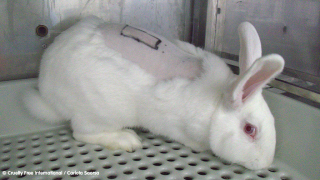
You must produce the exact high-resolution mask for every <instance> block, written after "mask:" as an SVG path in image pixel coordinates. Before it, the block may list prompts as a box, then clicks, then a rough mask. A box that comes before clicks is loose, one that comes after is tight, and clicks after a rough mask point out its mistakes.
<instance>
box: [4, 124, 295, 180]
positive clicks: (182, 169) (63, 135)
mask: <svg viewBox="0 0 320 180" xmlns="http://www.w3.org/2000/svg"><path fill="white" fill-rule="evenodd" d="M137 133H138V134H139V136H140V137H141V138H142V139H143V148H142V149H137V150H135V151H133V152H131V153H128V152H126V151H122V150H115V151H111V150H108V149H107V148H105V147H101V146H98V145H94V144H86V143H83V142H77V141H75V140H74V139H73V137H72V131H70V129H68V128H60V129H56V130H51V131H47V132H39V133H34V134H29V135H24V136H15V137H8V138H1V139H0V153H1V154H0V162H1V163H0V170H1V171H12V172H14V171H40V172H48V171H52V172H59V171H62V172H69V173H66V174H62V175H56V176H52V177H50V179H63V180H65V179H77V178H80V179H81V178H84V177H85V179H235V178H236V179H246V177H248V173H249V174H250V177H251V176H252V178H253V179H269V178H270V179H278V180H291V179H293V178H291V177H293V176H292V175H290V176H289V174H288V175H283V173H284V172H283V171H282V170H281V167H276V166H271V167H270V168H268V169H266V170H265V171H250V170H246V169H244V168H243V167H241V166H238V165H234V164H231V163H229V162H226V161H221V160H220V159H218V158H217V157H215V156H213V155H212V153H211V152H208V151H205V152H196V151H193V150H191V149H190V148H187V147H185V146H183V145H181V144H179V143H177V142H175V141H173V140H171V139H167V138H165V137H161V136H155V135H153V134H151V133H150V132H149V131H146V130H143V131H137ZM279 172H281V173H279ZM81 173H83V174H84V173H89V174H90V173H91V174H90V175H88V176H84V175H83V174H81ZM285 174H286V173H285ZM254 175H255V176H254ZM44 177H48V176H44ZM2 179H30V178H29V177H28V175H22V176H8V175H3V174H0V180H2ZM39 179H41V177H40V178H39ZM44 179H45V178H44Z"/></svg>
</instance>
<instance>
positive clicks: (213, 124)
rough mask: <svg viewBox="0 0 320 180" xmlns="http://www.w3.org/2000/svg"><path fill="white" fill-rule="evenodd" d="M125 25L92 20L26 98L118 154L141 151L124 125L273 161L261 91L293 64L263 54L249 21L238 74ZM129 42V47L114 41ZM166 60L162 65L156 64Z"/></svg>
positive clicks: (71, 33) (255, 162)
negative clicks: (129, 28)
mask: <svg viewBox="0 0 320 180" xmlns="http://www.w3.org/2000/svg"><path fill="white" fill-rule="evenodd" d="M119 27H121V28H122V30H123V29H124V28H125V25H115V24H108V23H104V22H102V21H101V20H100V19H98V18H95V17H90V18H85V19H83V20H81V21H80V22H79V23H77V24H76V25H74V26H73V27H71V28H70V29H68V30H66V31H65V32H63V33H62V34H61V35H60V36H59V37H57V38H56V39H55V41H54V43H53V44H52V45H50V47H49V48H48V49H47V50H46V52H45V53H44V55H43V58H42V61H41V67H40V75H39V84H38V88H39V90H36V89H29V90H28V91H26V94H25V95H24V102H25V104H26V106H27V108H28V109H29V110H30V111H31V113H32V114H33V115H35V116H36V117H38V118H40V119H44V120H47V121H51V122H56V121H58V120H68V119H70V120H71V126H72V129H73V136H74V138H75V139H76V140H79V141H83V142H88V143H94V144H100V145H103V146H106V147H108V148H110V149H125V150H127V151H133V150H135V149H137V148H141V139H140V138H139V137H138V135H137V134H136V133H135V132H134V131H132V130H129V129H125V128H126V127H144V128H147V129H149V130H150V131H151V132H153V133H155V134H161V135H164V136H167V137H169V138H172V139H174V140H176V141H178V142H181V143H183V144H185V145H186V146H189V147H191V148H192V149H194V150H196V151H204V150H209V149H211V150H212V151H213V152H214V154H216V155H217V156H219V157H221V158H224V159H226V160H228V161H231V162H233V163H238V164H240V165H243V166H245V167H247V168H249V169H261V168H265V167H267V166H269V165H270V164H271V163H272V161H273V157H274V152H275V143H276V135H275V133H276V132H275V127H274V118H273V116H272V114H271V112H270V110H269V108H268V105H267V104H266V102H265V101H264V99H263V96H262V94H261V92H262V88H263V86H264V85H265V84H266V83H268V82H269V81H270V80H271V79H273V78H274V77H275V76H277V75H278V74H279V73H280V72H281V71H282V69H283V66H284V60H283V58H282V57H281V56H279V55H276V54H272V55H268V56H264V57H261V45H260V40H259V36H258V34H257V32H256V30H255V28H254V27H253V26H252V25H251V24H250V23H248V22H244V23H242V24H241V25H240V26H239V35H240V44H241V48H240V75H239V76H238V75H235V74H233V73H232V71H231V70H230V68H229V67H228V66H227V65H226V64H225V62H224V61H223V60H221V59H220V58H219V57H218V56H216V55H214V54H211V53H209V52H206V51H204V50H202V49H200V48H196V47H194V46H193V45H191V44H188V43H184V42H181V41H176V45H174V44H172V43H170V42H169V41H168V40H166V39H165V38H163V37H160V36H158V35H155V34H153V33H151V32H149V31H145V30H144V31H140V30H137V31H136V30H132V29H131V30H130V31H131V35H130V32H125V35H126V36H123V34H122V35H120V32H119V34H113V33H114V32H116V31H122V30H121V28H120V29H119ZM107 30H108V31H107ZM127 30H128V29H127ZM109 31H110V34H112V37H111V36H110V37H108V36H109V35H108V32H109ZM139 33H142V34H139ZM144 33H146V34H144ZM128 34H129V35H128ZM121 38H126V40H125V41H123V42H122V43H124V44H121V43H120V45H114V44H113V43H119V42H118V41H122V40H120V39H121ZM108 39H109V40H110V41H112V42H107V40H108ZM157 39H159V40H161V42H160V43H159V42H156V41H157ZM135 46H138V47H139V48H136V47H135ZM156 46H157V47H156ZM110 47H112V48H110ZM167 47H168V48H167ZM122 48H123V49H124V50H122ZM130 48H133V49H134V50H132V49H131V50H130ZM172 49H174V50H172ZM128 51H129V52H130V53H132V54H130V53H128ZM162 51H163V52H164V53H163V52H162ZM159 52H160V53H161V54H163V59H162V58H161V57H162V56H161V55H159V56H157V55H156V54H157V53H159ZM134 53H137V54H138V55H137V54H134ZM141 53H151V54H153V56H148V55H146V56H141ZM166 53H167V54H169V55H168V56H165V55H164V54H166ZM170 54H171V55H170ZM156 56H157V57H156ZM132 57H140V58H142V59H140V60H139V59H134V58H132ZM153 57H154V58H155V59H156V61H155V60H153V59H152V58H153ZM148 58H149V59H148ZM175 58H176V59H175ZM149 60H150V61H149ZM161 63H165V65H164V66H163V67H162V69H160V68H159V69H157V68H155V67H157V66H161ZM155 64H156V65H155ZM170 66H172V67H170ZM176 69H178V70H176Z"/></svg>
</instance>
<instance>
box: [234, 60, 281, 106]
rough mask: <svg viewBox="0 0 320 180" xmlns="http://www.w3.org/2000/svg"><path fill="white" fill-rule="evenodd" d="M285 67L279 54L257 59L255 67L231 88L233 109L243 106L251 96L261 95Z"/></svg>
mask: <svg viewBox="0 0 320 180" xmlns="http://www.w3.org/2000/svg"><path fill="white" fill-rule="evenodd" d="M283 67H284V60H283V58H282V57H281V56H280V55H278V54H271V55H268V56H264V57H261V58H259V59H257V60H256V61H255V62H254V63H253V65H252V66H251V67H250V68H249V69H248V70H247V71H246V72H244V73H243V74H241V75H239V76H238V79H237V80H236V81H235V82H233V84H232V85H231V87H230V89H229V90H230V91H229V93H231V94H229V95H228V96H229V98H231V99H230V100H231V104H232V106H233V107H238V106H240V105H241V104H243V103H244V102H245V101H246V100H247V99H248V98H250V96H252V95H253V94H255V92H257V93H261V90H262V88H263V86H264V85H266V84H267V83H268V82H269V81H270V80H272V79H273V78H275V77H276V76H277V75H278V74H279V73H280V72H281V71H282V70H283Z"/></svg>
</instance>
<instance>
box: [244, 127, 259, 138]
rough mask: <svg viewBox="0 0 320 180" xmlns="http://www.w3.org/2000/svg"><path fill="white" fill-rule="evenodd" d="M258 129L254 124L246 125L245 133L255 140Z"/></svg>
mask: <svg viewBox="0 0 320 180" xmlns="http://www.w3.org/2000/svg"><path fill="white" fill-rule="evenodd" d="M256 129H257V128H256V127H255V126H254V125H252V124H249V123H246V125H245V126H244V132H245V133H246V134H247V135H249V136H251V137H252V138H254V136H255V135H256Z"/></svg>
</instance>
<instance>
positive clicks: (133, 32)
mask: <svg viewBox="0 0 320 180" xmlns="http://www.w3.org/2000/svg"><path fill="white" fill-rule="evenodd" d="M121 35H123V36H125V37H130V38H132V39H134V40H136V41H138V42H141V43H143V44H145V45H147V46H149V47H151V48H153V49H156V50H157V49H158V48H159V47H158V46H159V44H160V43H161V40H160V39H159V38H156V37H154V36H152V35H150V34H148V33H147V32H145V31H142V30H140V29H137V28H134V27H131V26H129V25H126V26H125V27H124V28H123V29H122V31H121Z"/></svg>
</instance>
